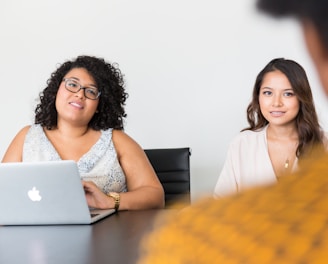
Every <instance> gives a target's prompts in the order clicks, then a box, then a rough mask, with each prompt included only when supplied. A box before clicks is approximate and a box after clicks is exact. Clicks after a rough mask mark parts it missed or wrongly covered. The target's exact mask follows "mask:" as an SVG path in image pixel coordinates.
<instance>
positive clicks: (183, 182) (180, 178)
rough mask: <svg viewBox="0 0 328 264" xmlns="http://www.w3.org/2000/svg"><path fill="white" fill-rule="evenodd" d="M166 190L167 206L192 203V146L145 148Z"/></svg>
mask: <svg viewBox="0 0 328 264" xmlns="http://www.w3.org/2000/svg"><path fill="white" fill-rule="evenodd" d="M145 153H146V155H147V157H148V159H149V161H150V163H151V164H152V166H153V168H154V170H155V172H156V174H157V176H158V178H159V180H160V182H161V183H162V185H163V188H164V192H165V208H172V207H174V208H181V207H184V206H187V205H189V204H190V155H191V151H190V148H167V149H145Z"/></svg>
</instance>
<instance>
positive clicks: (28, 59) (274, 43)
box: [0, 0, 328, 200]
mask: <svg viewBox="0 0 328 264" xmlns="http://www.w3.org/2000/svg"><path fill="white" fill-rule="evenodd" d="M0 32H1V46H0V76H1V80H0V84H1V93H0V113H1V115H0V123H1V129H0V156H1V157H2V156H3V154H4V152H5V150H6V148H7V146H8V144H9V143H10V141H11V140H12V138H13V137H14V135H15V134H16V133H17V131H18V130H19V129H20V128H21V127H22V126H24V125H27V124H30V123H32V122H33V116H34V108H35V105H36V99H38V94H39V92H40V91H41V90H43V88H44V87H45V84H46V80H47V79H48V78H49V76H50V73H52V72H53V71H54V70H55V69H56V67H57V65H58V63H62V62H63V61H65V60H67V59H71V58H74V57H76V56H77V55H80V54H87V55H95V56H100V57H104V58H105V59H107V60H108V61H110V62H117V63H118V64H119V65H120V69H121V70H122V72H123V73H124V74H125V79H126V88H127V91H128V93H129V95H130V96H129V99H128V101H127V107H126V110H127V113H128V118H127V119H126V132H127V133H128V134H129V135H130V136H132V137H133V138H134V139H135V140H137V141H138V142H139V143H140V145H141V146H142V147H143V148H169V147H187V146H188V147H190V148H191V149H192V155H191V192H192V199H193V200H194V199H196V198H198V197H200V196H203V195H208V194H211V192H212V191H213V188H214V185H215V182H216V180H217V177H218V175H219V172H220V170H221V167H222V165H223V162H224V159H225V155H226V151H227V148H228V145H229V142H230V141H231V139H232V138H233V137H234V136H235V135H236V134H237V133H238V132H239V131H240V130H241V129H242V128H244V127H245V126H246V125H247V123H246V115H245V112H246V107H247V105H248V103H249V100H250V98H251V92H252V87H253V83H254V81H255V77H256V75H257V74H258V72H259V71H260V70H261V69H262V68H263V67H264V66H265V64H267V63H268V62H269V61H270V60H271V59H273V58H275V57H285V58H289V59H294V60H296V61H297V62H299V63H300V64H302V65H303V67H304V68H305V70H306V71H307V73H308V77H309V80H310V82H311V84H312V88H313V93H314V98H315V101H316V106H317V110H318V114H319V117H320V120H321V123H322V126H323V127H324V128H325V129H326V130H327V129H328V116H327V113H328V103H327V100H326V98H325V97H324V95H323V92H322V91H321V88H320V83H319V82H318V78H317V75H316V74H315V70H314V68H313V64H312V62H311V60H310V59H309V56H308V54H307V52H306V49H305V47H304V44H303V39H302V35H301V32H300V29H299V27H298V25H297V24H296V23H295V22H294V21H291V20H282V21H275V20H273V19H271V18H269V17H266V16H265V15H263V14H260V13H258V12H257V11H256V9H255V6H254V1H253V0H232V1H217V0H199V1H195V0H165V1H153V0H140V1H133V0H130V1H129V0H98V1H97V0H96V1H94V0H65V1H64V0H57V1H44V0H33V1H25V0H10V1H9V0H3V1H2V2H1V9H0Z"/></svg>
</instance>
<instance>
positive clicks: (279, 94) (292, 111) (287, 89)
mask: <svg viewBox="0 0 328 264" xmlns="http://www.w3.org/2000/svg"><path fill="white" fill-rule="evenodd" d="M259 104H260V109H261V113H262V115H263V116H264V118H265V119H266V120H267V121H268V122H269V123H270V124H271V125H278V126H282V125H287V124H291V123H294V122H295V118H296V116H297V114H298V112H299V109H300V103H299V100H298V98H297V97H296V95H295V93H294V91H293V88H292V86H291V84H290V82H289V80H288V78H287V77H286V75H285V74H283V73H282V72H281V71H279V70H276V71H272V72H268V73H266V74H265V75H264V78H263V81H262V85H261V87H260V91H259Z"/></svg>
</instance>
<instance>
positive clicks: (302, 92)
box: [242, 58, 324, 158]
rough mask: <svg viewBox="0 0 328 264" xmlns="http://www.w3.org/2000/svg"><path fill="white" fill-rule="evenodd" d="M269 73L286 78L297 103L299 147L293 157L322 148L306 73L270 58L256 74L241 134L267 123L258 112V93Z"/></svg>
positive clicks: (259, 111)
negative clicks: (298, 106) (245, 125)
mask: <svg viewBox="0 0 328 264" xmlns="http://www.w3.org/2000/svg"><path fill="white" fill-rule="evenodd" d="M273 71H281V72H282V73H283V74H284V75H285V76H286V77H287V78H288V80H289V82H290V84H291V86H292V88H293V91H294V93H295V95H296V96H297V99H298V100H299V103H300V110H299V112H298V114H297V116H296V128H297V131H298V138H299V144H298V147H297V149H296V156H297V157H298V158H301V157H304V156H305V154H311V153H312V151H313V150H314V148H316V147H317V146H323V144H324V143H323V132H322V129H321V127H320V124H319V121H318V116H317V113H316V110H315V105H314V101H313V96H312V91H311V87H310V84H309V81H308V78H307V75H306V72H305V70H304V69H303V67H302V66H301V65H299V64H298V63H297V62H295V61H293V60H286V59H284V58H277V59H273V60H271V61H270V62H269V63H268V64H267V65H266V66H265V67H264V68H263V70H261V72H260V73H259V74H258V75H257V78H256V80H255V84H254V88H253V96H252V97H253V98H252V101H251V102H250V104H249V105H248V107H247V121H248V123H249V125H250V126H249V127H247V128H244V129H243V130H242V131H245V130H252V131H256V130H259V129H261V128H263V127H265V126H266V125H267V124H268V121H267V120H266V119H265V118H264V116H263V114H262V112H261V109H260V104H259V94H260V88H261V85H262V81H263V78H264V76H265V75H266V74H267V73H268V72H273Z"/></svg>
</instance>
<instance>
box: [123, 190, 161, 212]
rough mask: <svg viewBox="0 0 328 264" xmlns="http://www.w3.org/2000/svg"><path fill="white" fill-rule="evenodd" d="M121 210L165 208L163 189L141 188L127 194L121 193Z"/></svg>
mask: <svg viewBox="0 0 328 264" xmlns="http://www.w3.org/2000/svg"><path fill="white" fill-rule="evenodd" d="M120 195H121V201H120V208H119V210H142V209H158V208H164V192H163V189H162V188H157V187H148V186H145V187H141V188H138V189H136V190H133V191H129V192H126V193H120Z"/></svg>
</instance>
